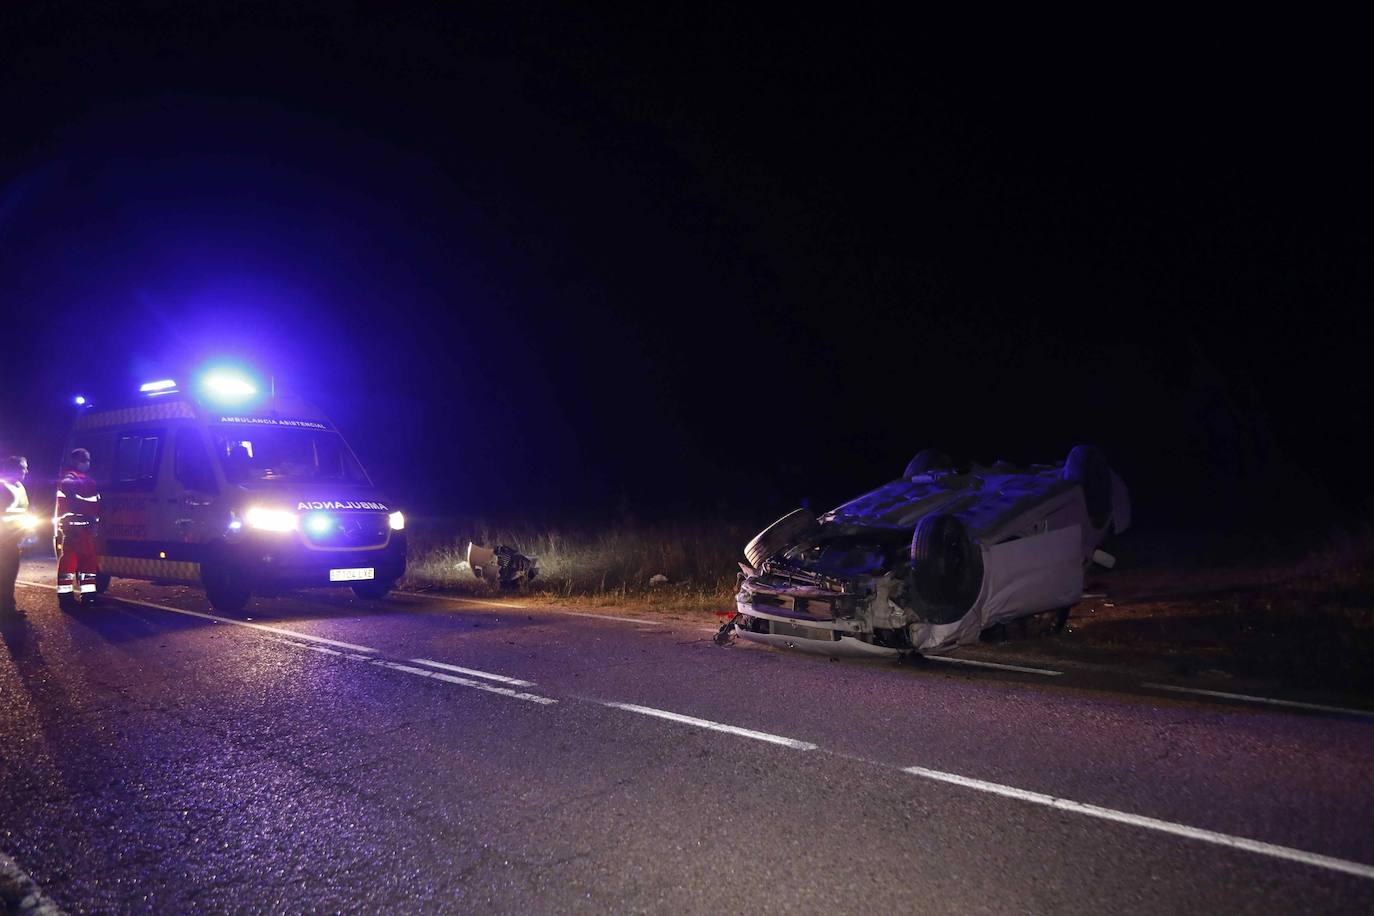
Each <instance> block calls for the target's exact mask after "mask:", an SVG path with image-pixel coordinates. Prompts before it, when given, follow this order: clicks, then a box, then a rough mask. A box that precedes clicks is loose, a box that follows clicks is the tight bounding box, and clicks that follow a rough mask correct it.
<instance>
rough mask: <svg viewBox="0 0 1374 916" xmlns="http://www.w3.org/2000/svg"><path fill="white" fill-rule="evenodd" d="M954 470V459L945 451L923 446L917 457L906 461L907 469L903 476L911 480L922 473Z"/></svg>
mask: <svg viewBox="0 0 1374 916" xmlns="http://www.w3.org/2000/svg"><path fill="white" fill-rule="evenodd" d="M952 470H954V459H953V458H951V457H949V456H948V455H946V454H945V453H944V452H942V451H939V450H938V449H933V448H923V449H921V450H920V451H919V452H917V453H916V457H915V458H912V459H911V460H910V461H908V462H907V463H906V470H905V471H903V472H902V477H904V478H906V479H907V480H910V479H911V478H913V477H919V476H920V475H922V474H929V473H930V472H931V471H952Z"/></svg>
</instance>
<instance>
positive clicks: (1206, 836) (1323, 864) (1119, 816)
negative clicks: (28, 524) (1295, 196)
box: [23, 582, 1374, 879]
mask: <svg viewBox="0 0 1374 916" xmlns="http://www.w3.org/2000/svg"><path fill="white" fill-rule="evenodd" d="M23 584H25V585H29V586H33V587H37V588H49V589H50V588H52V586H49V585H43V584H41V583H35V582H24V583H23ZM112 597H113V596H112ZM114 600H117V601H122V602H125V603H129V604H136V605H141V606H144V607H150V608H155V609H157V610H164V611H170V612H172V613H177V614H186V615H189V616H193V617H202V618H206V619H209V620H216V621H220V622H223V623H232V624H236V625H238V626H244V627H249V628H252V629H256V630H263V631H267V632H271V633H278V634H282V635H285V636H288V637H292V640H280V639H274V640H273V641H276V642H292V644H294V645H297V646H299V647H300V648H303V649H311V650H313V651H319V652H324V653H326V654H331V655H342V656H344V657H347V658H350V659H354V660H356V661H361V662H364V663H367V664H372V665H377V666H379V667H383V668H389V669H391V670H394V671H401V672H404V673H406V674H411V675H415V676H417V677H425V678H430V679H433V680H438V681H443V682H446V683H452V684H457V685H460V686H463V687H471V688H473V689H476V690H482V691H486V692H489V693H495V694H499V695H501V696H506V697H511V698H514V699H520V700H525V701H528V702H533V703H538V704H540V705H552V704H555V703H557V702H558V701H557V700H556V699H554V698H552V697H543V696H539V695H537V694H530V693H524V692H521V691H517V690H513V689H510V688H508V687H499V686H496V685H494V684H489V683H484V682H482V681H476V680H472V679H470V678H463V677H457V676H455V675H451V674H446V673H444V672H442V671H436V670H427V669H424V668H416V667H414V666H412V665H405V664H401V663H400V662H392V661H388V660H386V659H381V658H375V657H373V656H371V655H363V654H358V653H356V652H337V651H335V650H333V649H329V648H325V647H324V646H321V645H312V644H310V643H327V644H329V645H336V646H342V647H345V648H349V649H360V650H362V651H364V652H375V651H376V650H374V649H369V648H367V647H365V646H352V645H350V644H348V643H340V642H338V641H337V640H329V639H325V638H324V637H312V636H306V635H305V634H301V633H296V632H294V631H291V630H283V629H281V628H278V627H269V626H266V625H265V624H254V623H249V622H246V621H240V620H233V619H231V618H226V617H217V616H215V615H213V614H204V613H201V612H198V611H187V610H184V609H182V608H174V607H170V606H167V605H161V604H154V603H152V602H148V601H139V600H136V599H130V598H115V599H114ZM268 638H272V637H268ZM297 638H300V639H307V640H310V643H301V642H294V639H297ZM945 658H947V657H942V660H945ZM948 660H951V661H952V660H953V659H948ZM959 661H963V662H971V661H973V660H971V659H960V660H959ZM440 664H442V663H440ZM981 664H983V665H989V666H991V665H994V664H995V663H992V662H985V663H981ZM451 667H454V668H456V667H457V666H451ZM997 667H1003V668H1010V669H1012V670H1018V667H1019V666H1006V665H998V666H997ZM1020 670H1025V671H1029V672H1031V673H1054V674H1058V673H1060V672H1049V671H1048V670H1047V669H1034V668H1026V669H1020ZM1142 686H1144V687H1148V688H1152V689H1162V690H1171V691H1179V692H1185V693H1201V694H1204V695H1208V696H1218V697H1222V698H1226V699H1239V700H1249V701H1255V702H1263V703H1273V704H1278V705H1282V706H1295V707H1299V708H1311V709H1318V710H1322V711H1328V712H1342V713H1354V714H1358V715H1370V713H1369V712H1367V711H1364V710H1354V709H1345V708H1342V707H1337V706H1322V705H1319V704H1315V703H1298V702H1296V701H1290V700H1274V699H1271V698H1268V697H1253V696H1249V695H1246V694H1229V693H1225V692H1223V691H1208V690H1201V689H1198V688H1191V687H1174V686H1172V685H1168V684H1148V683H1147V684H1143V685H1142ZM597 702H599V703H600V704H601V705H602V706H605V707H608V708H611V709H620V710H624V711H627V712H633V713H637V714H639V715H644V716H650V717H652V718H657V719H664V720H667V721H670V722H675V723H678V724H682V725H690V726H693V727H696V728H702V729H706V730H708V731H714V732H720V733H723V734H729V735H736V736H739V737H743V738H750V739H753V740H755V741H762V742H765V743H768V744H775V745H779V746H782V747H787V748H791V749H793V750H801V751H812V750H822V749H821V748H820V746H819V745H817V744H813V743H811V742H809V741H798V740H797V739H795V738H787V737H784V736H782V735H774V734H771V733H769V732H760V731H755V730H754V729H748V728H741V727H739V726H735V725H727V724H725V723H722V722H713V721H711V720H709V719H700V718H697V717H695V716H686V715H682V714H681V713H675V712H669V711H668V710H665V709H657V708H654V707H651V706H639V705H636V704H633V703H616V702H610V701H597ZM822 752H823V753H825V751H823V750H822ZM867 762H868V763H872V764H874V765H877V766H881V767H884V768H887V767H889V766H890V765H888V764H884V763H881V762H879V761H867ZM900 769H901V771H902V772H904V773H907V774H910V775H913V776H918V777H922V778H924V779H929V780H933V781H936V782H942V783H946V784H949V785H955V786H960V787H963V788H967V789H973V790H976V791H980V792H985V793H988V794H991V795H997V796H1000V797H1003V798H1010V799H1014V800H1017V801H1022V802H1027V803H1030V804H1035V805H1040V806H1042V807H1046V808H1052V809H1055V810H1059V811H1066V812H1069V813H1072V814H1079V815H1084V816H1087V817H1093V818H1097V819H1099V820H1105V821H1111V822H1115V823H1119V824H1125V825H1128V826H1132V827H1139V828H1143V829H1146V830H1152V831H1155V832H1158V833H1165V834H1169V835H1172V836H1176V837H1181V838H1184V839H1190V840H1196V841H1200V842H1204V843H1210V844H1212V845H1215V846H1223V847H1227V848H1231V849H1237V850H1241V851H1244V852H1249V853H1254V854H1257V855H1262V856H1268V857H1270V858H1275V859H1281V860H1285V861H1289V862H1295V863H1299V864H1303V865H1309V866H1313V867H1316V868H1322V869H1326V870H1328V871H1335V872H1341V873H1344V874H1349V875H1354V876H1356V877H1360V878H1366V879H1374V865H1368V864H1366V863H1363V862H1354V861H1351V860H1348V859H1340V858H1336V857H1334V856H1326V855H1321V854H1320V853H1314V852H1307V851H1306V850H1302V849H1295V848H1293V847H1289V846H1280V845H1278V844H1275V843H1265V842H1263V841H1260V840H1253V839H1249V838H1247V837H1240V836H1233V835H1231V834H1226V833H1219V832H1217V831H1214V830H1205V829H1203V828H1200V827H1191V826H1189V825H1187V824H1179V823H1175V822H1173V821H1166V820H1161V819H1159V818H1154V817H1148V816H1145V815H1140V814H1132V813H1130V812H1128V811H1120V810H1117V809H1115V808H1105V807H1102V806H1100V805H1092V804H1085V803H1083V802H1076V801H1072V800H1071V799H1067V798H1058V797H1056V796H1053V795H1046V794H1043V793H1040V792H1032V791H1028V790H1026V789H1020V788H1017V787H1015V786H1008V785H1003V784H1001V783H995V782H988V781H986V780H982V779H974V778H972V777H968V776H960V775H958V774H957V773H947V772H944V771H942V770H933V769H929V768H926V767H920V766H910V767H901V768H900Z"/></svg>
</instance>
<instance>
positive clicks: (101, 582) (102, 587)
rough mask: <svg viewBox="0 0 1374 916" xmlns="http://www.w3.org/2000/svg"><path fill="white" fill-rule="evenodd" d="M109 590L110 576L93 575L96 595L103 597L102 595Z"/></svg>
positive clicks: (107, 574) (104, 574)
mask: <svg viewBox="0 0 1374 916" xmlns="http://www.w3.org/2000/svg"><path fill="white" fill-rule="evenodd" d="M109 590H110V574H109V573H96V574H95V593H96V594H97V595H103V594H105V593H106V592H107V591H109Z"/></svg>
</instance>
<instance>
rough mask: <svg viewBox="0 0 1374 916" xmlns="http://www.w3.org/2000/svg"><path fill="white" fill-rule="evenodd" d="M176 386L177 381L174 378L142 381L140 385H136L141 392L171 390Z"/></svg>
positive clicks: (149, 392)
mask: <svg viewBox="0 0 1374 916" xmlns="http://www.w3.org/2000/svg"><path fill="white" fill-rule="evenodd" d="M176 386H177V383H176V380H175V379H170V378H164V379H158V380H157V381H156V382H144V383H143V384H142V385H139V386H138V390H139V392H140V393H141V394H157V393H160V392H163V391H171V390H172V389H174V388H176Z"/></svg>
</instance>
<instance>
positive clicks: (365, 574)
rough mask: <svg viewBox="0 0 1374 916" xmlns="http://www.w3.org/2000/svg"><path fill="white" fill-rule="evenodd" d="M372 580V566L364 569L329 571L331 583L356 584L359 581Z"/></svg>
mask: <svg viewBox="0 0 1374 916" xmlns="http://www.w3.org/2000/svg"><path fill="white" fill-rule="evenodd" d="M371 578H372V567H371V566H367V567H364V568H362V569H331V570H330V571H329V581H330V582H356V581H357V580H359V579H371Z"/></svg>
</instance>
